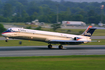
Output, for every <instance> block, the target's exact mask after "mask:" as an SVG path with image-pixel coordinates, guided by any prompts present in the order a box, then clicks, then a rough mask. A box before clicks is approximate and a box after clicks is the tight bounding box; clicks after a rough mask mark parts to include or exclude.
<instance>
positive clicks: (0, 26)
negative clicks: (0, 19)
mask: <svg viewBox="0 0 105 70" xmlns="http://www.w3.org/2000/svg"><path fill="white" fill-rule="evenodd" d="M5 30H6V29H5V28H4V26H3V25H2V24H0V34H1V33H2V32H4V31H5Z"/></svg>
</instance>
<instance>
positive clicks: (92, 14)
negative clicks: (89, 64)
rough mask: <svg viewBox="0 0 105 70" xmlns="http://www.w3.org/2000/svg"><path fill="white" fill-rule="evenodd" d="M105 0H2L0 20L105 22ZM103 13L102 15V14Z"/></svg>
mask: <svg viewBox="0 0 105 70" xmlns="http://www.w3.org/2000/svg"><path fill="white" fill-rule="evenodd" d="M101 5H105V2H102V3H98V2H91V3H87V2H82V3H77V2H69V1H68V2H56V1H51V0H0V22H31V21H33V20H35V19H39V21H40V22H45V23H56V22H57V12H58V21H59V22H61V21H84V22H86V23H95V24H97V23H99V22H100V21H101V17H102V19H103V20H102V22H103V23H105V20H104V19H105V15H104V14H105V13H104V12H105V9H104V8H103V9H101V8H100V6H101ZM101 15H102V16H101Z"/></svg>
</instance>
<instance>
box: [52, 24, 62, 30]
mask: <svg viewBox="0 0 105 70" xmlns="http://www.w3.org/2000/svg"><path fill="white" fill-rule="evenodd" d="M51 27H52V29H53V30H54V31H56V30H57V29H58V28H61V24H53V25H51Z"/></svg>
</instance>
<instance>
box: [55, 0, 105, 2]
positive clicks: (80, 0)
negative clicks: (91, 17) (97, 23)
mask: <svg viewBox="0 0 105 70" xmlns="http://www.w3.org/2000/svg"><path fill="white" fill-rule="evenodd" d="M53 1H61V0H53ZM65 1H72V2H105V0H65Z"/></svg>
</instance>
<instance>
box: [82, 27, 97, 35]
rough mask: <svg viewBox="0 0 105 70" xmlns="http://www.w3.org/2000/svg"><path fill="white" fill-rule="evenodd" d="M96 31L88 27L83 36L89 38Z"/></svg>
mask: <svg viewBox="0 0 105 70" xmlns="http://www.w3.org/2000/svg"><path fill="white" fill-rule="evenodd" d="M95 30H96V28H94V27H93V26H88V28H87V29H86V30H85V31H84V32H83V34H82V35H83V36H88V37H91V36H92V34H93V32H94V31H95Z"/></svg>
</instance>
